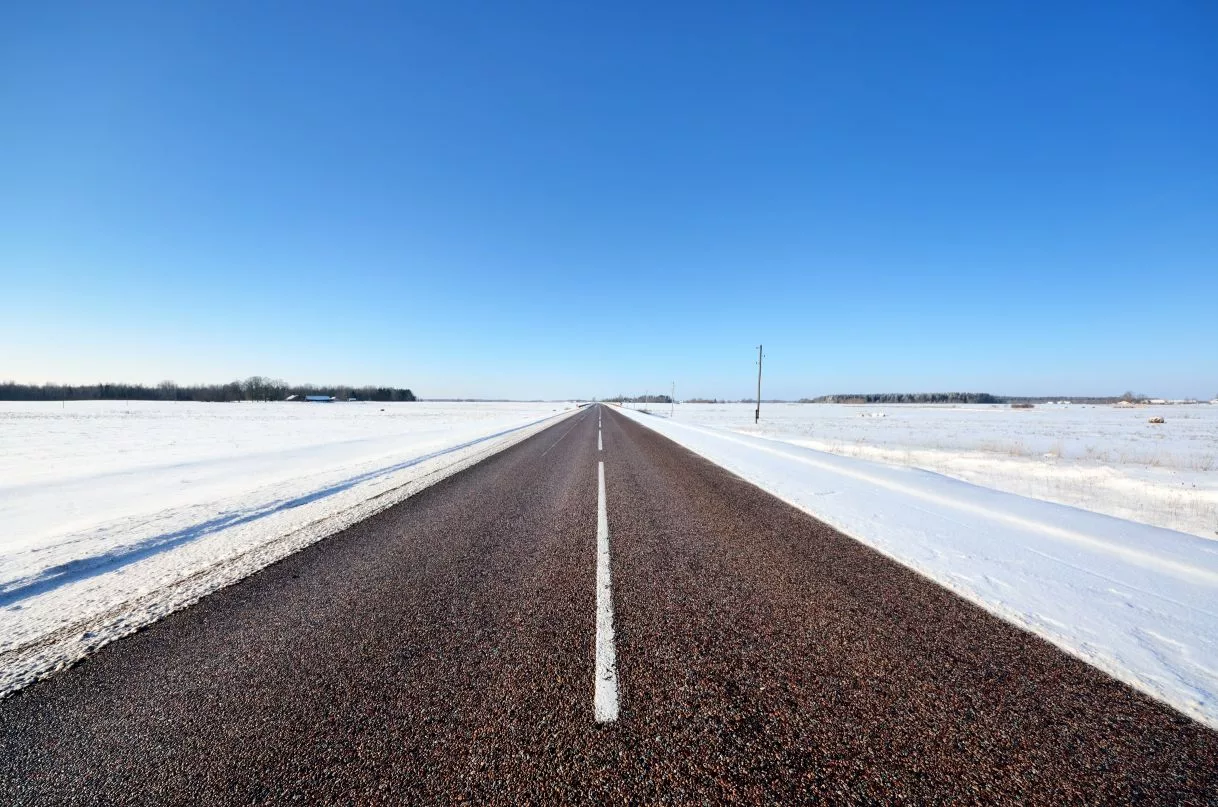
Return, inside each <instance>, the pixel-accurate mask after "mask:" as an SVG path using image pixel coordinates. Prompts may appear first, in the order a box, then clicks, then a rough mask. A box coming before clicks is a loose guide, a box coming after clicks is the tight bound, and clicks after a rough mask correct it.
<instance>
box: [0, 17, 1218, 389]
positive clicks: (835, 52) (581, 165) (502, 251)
mask: <svg viewBox="0 0 1218 807" xmlns="http://www.w3.org/2000/svg"><path fill="white" fill-rule="evenodd" d="M595 5H597V6H599V7H597V8H594V7H592V6H593V4H581V3H565V2H552V3H549V2H547V3H541V2H521V3H500V2H485V3H465V2H443V3H432V4H411V3H406V2H385V3H371V2H354V3H316V4H314V3H305V2H285V3H271V2H253V3H247V2H198V3H186V2H182V3H162V2H149V3H123V2H115V3H103V4H99V3H80V4H70V3H24V4H9V5H8V6H7V7H6V8H5V10H3V11H0V188H2V189H3V192H2V193H0V345H3V348H0V378H14V379H17V380H21V381H32V382H42V381H51V380H57V381H78V382H84V381H95V380H101V379H108V380H132V381H136V380H139V381H147V382H156V381H159V380H161V379H164V378H172V379H175V380H177V381H179V382H183V383H186V382H194V381H222V380H227V379H231V378H234V377H244V376H247V375H251V374H255V373H258V374H266V375H272V376H279V377H283V378H286V379H288V380H290V381H297V382H304V381H313V382H346V383H383V384H395V385H405V386H409V387H411V388H413V389H414V390H416V391H417V392H419V393H420V394H422V395H424V396H429V395H430V396H450V395H462V396H482V397H491V396H509V397H559V396H593V395H609V394H613V393H617V392H622V391H625V392H641V391H644V390H647V389H650V390H653V391H655V390H667V388H668V386H669V384H670V383H671V382H672V381H674V380H675V381H676V383H677V390H678V395H688V396H694V395H699V396H717V397H743V396H745V395H748V394H750V389H751V385H752V381H751V379H752V376H753V373H754V372H755V366H754V360H755V351H754V346H755V345H756V344H757V343H758V342H764V343H765V345H766V353H767V360H766V368H767V385H766V395H767V396H774V397H791V398H795V397H801V396H805V395H816V394H823V393H832V392H853V391H862V392H870V391H906V390H909V391H915V390H945V389H953V390H978V391H990V392H994V393H1023V394H1072V395H1080V394H1091V393H1095V394H1102V393H1117V394H1119V393H1120V392H1123V391H1124V390H1126V389H1135V390H1136V391H1145V392H1147V393H1153V394H1158V395H1168V396H1185V395H1195V396H1201V395H1205V396H1210V395H1213V394H1215V393H1218V92H1215V87H1218V49H1215V48H1214V47H1213V43H1214V42H1215V41H1218V7H1216V6H1214V5H1212V4H1208V3H1197V2H1170V1H1168V2H1142V3H1126V2H1120V1H1119V0H1117V1H1116V2H1094V3H1089V2H1082V3H1068V4H1063V3H1027V2H1011V3H975V2H961V3H945V4H937V3H904V2H893V3H854V2H840V3H806V2H791V3H743V2H741V3H713V2H697V3H694V2H690V3H676V2H674V3H667V4H655V3H633V2H620V3H602V4H595Z"/></svg>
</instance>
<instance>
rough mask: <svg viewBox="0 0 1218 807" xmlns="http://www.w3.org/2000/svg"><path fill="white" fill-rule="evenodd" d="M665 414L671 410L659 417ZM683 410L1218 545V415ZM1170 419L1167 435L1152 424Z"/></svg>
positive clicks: (1201, 408) (1060, 408) (962, 409)
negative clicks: (758, 417) (1216, 541)
mask: <svg viewBox="0 0 1218 807" xmlns="http://www.w3.org/2000/svg"><path fill="white" fill-rule="evenodd" d="M661 409H662V410H663V413H665V414H666V413H667V411H668V410H667V408H665V407H657V410H661ZM761 412H762V417H761V423H760V425H756V426H755V425H754V424H753V405H752V404H681V405H679V406H677V407H676V414H675V418H674V419H675V420H677V421H679V422H682V423H690V424H693V425H700V426H714V427H718V428H724V429H731V430H732V431H737V432H739V433H741V434H749V435H755V436H760V437H769V438H772V439H777V440H784V441H786V442H789V443H793V444H795V445H801V446H805V447H807V448H813V449H816V450H817V451H825V452H828V453H831V454H839V455H842V456H846V457H858V458H860V459H867V460H875V461H878V462H884V463H888V464H892V465H907V466H911V467H915V468H924V469H926V470H928V471H937V472H938V473H941V474H946V475H947V476H951V477H955V478H956V479H962V480H964V481H965V482H973V483H974V484H978V485H984V486H985V487H990V488H995V489H996V490H1003V491H1006V492H1007V493H1017V494H1019V495H1020V496H1030V497H1032V498H1036V499H1044V500H1045V501H1051V502H1057V503H1058V504H1068V505H1071V506H1072V507H1081V508H1083V509H1084V510H1092V511H1094V512H1097V513H1104V514H1106V515H1110V516H1116V517H1117V518H1123V519H1128V520H1131V521H1138V522H1141V523H1143V524H1150V525H1153V526H1156V527H1165V528H1167V529H1170V530H1179V531H1180V532H1187V533H1191V534H1193V535H1199V536H1201V537H1203V538H1212V539H1218V407H1214V406H1209V405H1208V404H1202V405H1192V406H1152V407H1131V408H1129V409H1119V408H1115V407H1112V406H1088V405H1079V404H1074V405H1069V406H1064V405H1053V404H1049V405H1045V404H1039V405H1037V406H1036V407H1035V408H1034V409H1028V410H1015V409H1011V408H1010V407H1009V406H983V405H977V406H915V405H910V404H903V405H897V406H866V405H857V406H856V405H840V404H762V407H761ZM1156 415H1157V416H1160V417H1163V418H1164V420H1165V421H1166V422H1165V423H1163V424H1161V425H1160V424H1151V423H1149V422H1148V420H1149V418H1150V417H1151V416H1156Z"/></svg>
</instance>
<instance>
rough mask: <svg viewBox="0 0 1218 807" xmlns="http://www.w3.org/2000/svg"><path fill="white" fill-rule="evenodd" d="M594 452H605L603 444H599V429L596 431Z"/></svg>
mask: <svg viewBox="0 0 1218 807" xmlns="http://www.w3.org/2000/svg"><path fill="white" fill-rule="evenodd" d="M596 450H597V451H604V450H605V444H604V443H602V442H601V430H600V429H597V430H596Z"/></svg>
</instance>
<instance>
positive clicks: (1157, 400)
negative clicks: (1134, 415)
mask: <svg viewBox="0 0 1218 807" xmlns="http://www.w3.org/2000/svg"><path fill="white" fill-rule="evenodd" d="M1146 403H1151V404H1165V403H1167V399H1165V398H1151V399H1150V400H1149V401H1147V402H1146Z"/></svg>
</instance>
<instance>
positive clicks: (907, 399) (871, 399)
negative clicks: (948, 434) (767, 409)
mask: <svg viewBox="0 0 1218 807" xmlns="http://www.w3.org/2000/svg"><path fill="white" fill-rule="evenodd" d="M799 402H800V403H865V404H899V403H969V404H993V403H1007V402H1008V399H1006V398H999V397H998V396H996V395H990V394H989V393H988V392H874V393H866V394H862V395H860V394H851V395H822V396H820V397H819V398H801V399H800V401H799Z"/></svg>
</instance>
